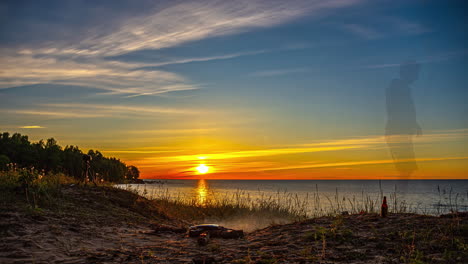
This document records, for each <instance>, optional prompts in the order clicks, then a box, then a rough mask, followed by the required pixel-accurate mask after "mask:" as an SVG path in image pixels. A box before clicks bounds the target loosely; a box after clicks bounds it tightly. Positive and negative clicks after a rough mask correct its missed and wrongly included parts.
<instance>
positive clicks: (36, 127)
mask: <svg viewBox="0 0 468 264" xmlns="http://www.w3.org/2000/svg"><path fill="white" fill-rule="evenodd" d="M18 128H28V129H30V128H33V129H34V128H45V127H43V126H20V127H18Z"/></svg>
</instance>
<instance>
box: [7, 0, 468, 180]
mask: <svg viewBox="0 0 468 264" xmlns="http://www.w3.org/2000/svg"><path fill="white" fill-rule="evenodd" d="M467 7H468V4H467V3H466V2H465V1H456V0H454V1H429V0H425V1H422V0H421V1H387V0H379V1H364V0H347V1H345V0H329V1H312V0H309V1H306V0H304V1H302V0H290V1H276V0H269V1H257V0H247V1H243V0H239V1H237V0H236V1H201V0H200V1H144V0H141V1H123V0H115V1H100V0H96V1H79V0H77V1H70V0H66V1H20V0H15V1H2V2H1V3H0V131H8V132H10V133H14V132H18V133H21V134H26V135H28V136H29V138H30V140H32V141H37V140H40V139H47V138H50V137H54V138H55V139H56V140H57V141H58V143H59V144H60V145H62V146H65V145H78V146H79V147H80V148H81V149H83V150H85V151H87V150H89V149H98V150H100V151H101V152H102V153H103V154H104V155H106V156H114V157H117V158H119V159H121V160H122V161H124V162H125V163H126V164H128V165H135V166H137V167H138V168H139V169H140V171H141V177H142V178H163V179H173V178H177V179H193V178H204V179H401V178H405V177H408V178H411V179H457V178H458V179H468V148H467V147H466V146H467V145H468V118H467V116H468V104H467V103H466V102H467V99H468V91H467V87H466V84H467V81H468V75H467V74H466V70H467V66H468V64H467V62H468V60H467V59H468V47H467V43H468V42H467V36H468V35H467V34H466V26H465V25H466V24H467V19H466V16H465V14H466V11H467ZM408 61H414V62H417V63H418V64H419V65H420V72H419V76H418V78H417V80H415V81H414V82H413V83H411V84H410V85H408V87H410V90H411V94H412V100H413V101H414V107H415V109H416V119H417V123H418V124H419V126H420V127H421V130H422V135H421V136H414V137H412V141H413V142H414V144H413V145H414V157H413V158H412V159H413V162H416V163H417V165H418V166H417V170H415V171H414V172H413V173H412V174H411V175H402V174H401V173H400V172H399V171H398V169H397V167H398V166H396V165H397V164H396V163H397V162H402V161H395V159H394V156H393V155H392V152H391V149H390V148H389V146H388V144H387V141H386V136H385V135H386V134H385V127H386V122H387V113H386V92H385V91H386V89H387V88H388V87H389V86H390V85H391V84H392V82H393V81H394V80H396V79H397V80H398V78H400V75H399V74H400V65H401V64H402V63H405V62H408ZM403 162H405V161H403ZM200 165H203V166H204V167H203V168H209V169H208V173H200V172H199V171H198V170H197V169H196V168H197V166H200Z"/></svg>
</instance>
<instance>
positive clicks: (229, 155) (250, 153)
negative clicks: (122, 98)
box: [147, 145, 365, 162]
mask: <svg viewBox="0 0 468 264" xmlns="http://www.w3.org/2000/svg"><path fill="white" fill-rule="evenodd" d="M363 147H365V146H359V145H353V146H329V147H303V148H277V149H260V150H244V151H234V152H224V153H211V154H201V155H180V156H171V157H157V158H147V160H154V159H156V160H158V161H159V162H178V161H194V160H199V157H205V158H206V159H207V160H220V159H238V158H252V157H265V156H275V155H290V154H298V153H312V152H322V151H337V150H347V149H357V148H363Z"/></svg>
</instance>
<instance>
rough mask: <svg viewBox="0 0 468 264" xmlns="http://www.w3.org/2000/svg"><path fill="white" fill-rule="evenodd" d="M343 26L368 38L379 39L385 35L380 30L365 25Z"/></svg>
mask: <svg viewBox="0 0 468 264" xmlns="http://www.w3.org/2000/svg"><path fill="white" fill-rule="evenodd" d="M343 28H344V29H345V30H346V31H348V32H351V33H353V34H355V35H358V36H360V37H363V38H366V39H377V38H381V37H383V35H382V34H381V33H380V32H378V31H376V30H374V29H372V28H371V27H369V26H365V25H359V24H345V25H343Z"/></svg>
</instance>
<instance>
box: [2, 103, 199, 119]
mask: <svg viewBox="0 0 468 264" xmlns="http://www.w3.org/2000/svg"><path fill="white" fill-rule="evenodd" d="M4 112H6V113H12V114H21V115H33V116H46V117H51V118H69V117H72V118H100V117H123V118H127V117H130V118H132V117H134V116H143V117H144V116H150V117H152V116H154V115H198V114H200V113H203V112H205V111H203V110H197V109H181V108H165V107H154V106H135V105H130V106H128V105H127V106H123V105H105V104H43V105H40V108H38V109H21V110H12V109H6V110H4Z"/></svg>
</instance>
